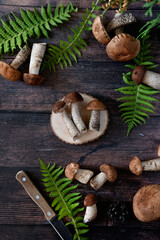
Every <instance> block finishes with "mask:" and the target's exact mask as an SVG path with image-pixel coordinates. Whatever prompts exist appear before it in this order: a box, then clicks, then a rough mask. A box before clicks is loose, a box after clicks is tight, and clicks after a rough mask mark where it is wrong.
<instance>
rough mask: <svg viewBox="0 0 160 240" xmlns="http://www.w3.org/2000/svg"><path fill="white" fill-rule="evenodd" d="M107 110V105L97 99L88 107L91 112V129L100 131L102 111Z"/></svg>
mask: <svg viewBox="0 0 160 240" xmlns="http://www.w3.org/2000/svg"><path fill="white" fill-rule="evenodd" d="M105 109H106V107H105V105H104V104H103V103H102V102H100V101H99V100H97V99H95V100H93V101H91V102H90V103H89V104H88V105H87V110H91V117H90V120H89V129H90V130H93V131H99V129H100V111H104V110H105Z"/></svg>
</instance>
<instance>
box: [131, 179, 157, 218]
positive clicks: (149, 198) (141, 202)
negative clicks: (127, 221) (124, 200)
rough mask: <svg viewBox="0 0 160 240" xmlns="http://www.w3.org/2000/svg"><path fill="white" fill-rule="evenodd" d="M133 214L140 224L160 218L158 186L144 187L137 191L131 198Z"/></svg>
mask: <svg viewBox="0 0 160 240" xmlns="http://www.w3.org/2000/svg"><path fill="white" fill-rule="evenodd" d="M133 212H134V214H135V216H136V218H138V220H140V221H142V222H151V221H156V220H157V219H159V218H160V185H158V184H151V185H146V186H144V187H142V188H140V189H139V190H138V192H137V193H136V194H135V196H134V198H133Z"/></svg>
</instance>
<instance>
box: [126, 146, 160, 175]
mask: <svg viewBox="0 0 160 240" xmlns="http://www.w3.org/2000/svg"><path fill="white" fill-rule="evenodd" d="M129 169H130V171H131V172H132V173H134V174H135V175H137V176H138V175H141V174H142V172H143V171H160V145H159V147H158V158H156V159H152V160H148V161H143V162H141V160H140V159H139V158H138V157H134V158H132V160H131V161H130V163H129Z"/></svg>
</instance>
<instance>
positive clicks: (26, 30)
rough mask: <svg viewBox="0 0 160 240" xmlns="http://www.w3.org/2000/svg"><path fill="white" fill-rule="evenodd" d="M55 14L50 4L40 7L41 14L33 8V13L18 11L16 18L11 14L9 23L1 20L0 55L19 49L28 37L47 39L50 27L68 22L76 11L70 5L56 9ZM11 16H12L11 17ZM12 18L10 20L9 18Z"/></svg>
mask: <svg viewBox="0 0 160 240" xmlns="http://www.w3.org/2000/svg"><path fill="white" fill-rule="evenodd" d="M56 9H58V11H57V10H56V13H55V14H53V13H52V9H51V6H50V4H49V3H48V5H47V9H45V8H44V7H43V6H42V7H41V13H39V12H38V11H37V9H36V8H34V12H31V11H30V10H26V11H24V10H22V9H20V14H21V17H17V16H16V15H15V14H14V13H11V14H10V15H9V16H8V18H9V22H8V23H7V22H6V21H4V20H3V18H2V19H1V23H2V26H0V55H2V54H3V53H10V52H12V53H13V51H14V50H15V49H16V47H18V48H21V47H22V44H23V42H25V43H27V41H28V38H29V37H33V36H35V35H36V36H37V37H38V38H39V37H40V36H41V35H44V36H45V37H47V38H49V35H48V31H51V28H50V25H52V26H54V27H56V26H57V25H58V24H59V23H60V24H62V23H63V22H64V21H68V20H69V18H70V17H71V16H70V14H71V13H72V12H74V11H77V8H74V7H73V6H72V4H68V6H67V7H66V8H64V6H62V5H61V7H58V6H57V8H56ZM11 15H12V16H11ZM11 17H12V18H11Z"/></svg>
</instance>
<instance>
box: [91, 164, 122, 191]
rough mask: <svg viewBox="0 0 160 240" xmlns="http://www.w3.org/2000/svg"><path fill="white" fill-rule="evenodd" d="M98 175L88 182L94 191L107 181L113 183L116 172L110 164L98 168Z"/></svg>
mask: <svg viewBox="0 0 160 240" xmlns="http://www.w3.org/2000/svg"><path fill="white" fill-rule="evenodd" d="M100 171H101V172H100V173H99V174H98V175H97V176H95V177H94V178H92V179H91V180H90V185H91V187H93V188H94V189H95V190H98V189H99V188H101V187H102V186H103V184H104V183H105V182H106V181H107V180H108V181H109V182H114V181H116V179H117V170H116V169H115V168H114V167H113V166H112V165H110V164H103V165H101V166H100Z"/></svg>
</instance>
